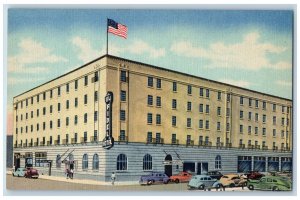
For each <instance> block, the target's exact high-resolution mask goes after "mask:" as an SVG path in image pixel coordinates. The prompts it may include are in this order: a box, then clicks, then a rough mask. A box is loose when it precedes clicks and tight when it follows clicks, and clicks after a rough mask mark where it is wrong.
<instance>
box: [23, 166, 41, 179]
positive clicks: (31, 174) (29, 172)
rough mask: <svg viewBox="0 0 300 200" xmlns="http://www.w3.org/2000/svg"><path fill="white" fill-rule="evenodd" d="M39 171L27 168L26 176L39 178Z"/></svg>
mask: <svg viewBox="0 0 300 200" xmlns="http://www.w3.org/2000/svg"><path fill="white" fill-rule="evenodd" d="M38 177H39V172H38V170H37V169H34V168H27V170H26V172H25V178H38Z"/></svg>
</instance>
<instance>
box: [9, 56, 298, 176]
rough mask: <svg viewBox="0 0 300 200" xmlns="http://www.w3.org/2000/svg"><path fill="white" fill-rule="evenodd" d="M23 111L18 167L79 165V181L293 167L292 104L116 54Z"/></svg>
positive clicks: (32, 93) (26, 98) (22, 105)
mask: <svg viewBox="0 0 300 200" xmlns="http://www.w3.org/2000/svg"><path fill="white" fill-rule="evenodd" d="M108 92H111V93H112V95H113V101H112V104H111V107H110V109H111V110H110V111H111V114H109V115H108V114H107V104H106V102H105V96H106V95H107V93H108ZM13 104H14V134H13V140H14V165H15V167H24V166H33V167H35V168H38V169H39V170H40V171H42V172H43V173H50V172H49V171H50V170H51V175H54V176H64V171H65V168H74V170H75V176H74V177H75V178H82V179H96V180H100V181H109V180H110V175H111V173H112V172H116V174H117V181H138V180H139V177H140V175H144V174H147V173H148V172H149V171H163V172H165V173H166V174H168V175H171V174H175V173H177V172H179V171H182V170H184V171H191V172H193V173H195V174H201V173H205V172H207V171H209V170H219V171H221V172H222V173H230V172H245V171H250V170H257V171H261V172H267V171H283V170H291V169H292V147H293V145H292V144H293V143H292V136H293V132H292V122H293V120H292V116H293V115H292V111H293V109H292V108H293V107H292V100H290V99H285V98H281V97H277V96H273V95H269V94H264V93H261V92H257V91H252V90H248V89H244V88H241V87H237V86H233V85H229V84H225V83H221V82H217V81H213V80H208V79H204V78H201V77H197V76H193V75H189V74H184V73H181V72H177V71H172V70H169V69H164V68H160V67H156V66H153V65H149V64H145V63H140V62H136V61H132V60H127V59H123V58H119V57H115V56H111V55H104V56H102V57H100V58H97V59H95V60H93V61H91V62H89V63H87V64H85V65H83V66H81V67H80V68H77V69H75V70H73V71H71V72H69V73H67V74H64V75H62V76H60V77H57V78H55V79H53V80H50V81H49V82H47V83H44V84H42V85H40V86H37V87H35V88H33V89H31V90H29V91H27V92H24V93H22V94H20V95H18V96H16V97H14V100H13ZM107 115H108V116H107ZM109 121H110V122H111V124H109V125H107V123H108V122H109ZM107 129H109V131H111V135H112V137H113V138H114V146H113V147H112V148H110V149H106V148H103V139H104V138H105V137H106V132H107ZM50 163H51V166H50Z"/></svg>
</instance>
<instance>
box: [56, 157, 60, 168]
mask: <svg viewBox="0 0 300 200" xmlns="http://www.w3.org/2000/svg"><path fill="white" fill-rule="evenodd" d="M60 167H61V156H60V155H59V154H58V155H57V156H56V168H60Z"/></svg>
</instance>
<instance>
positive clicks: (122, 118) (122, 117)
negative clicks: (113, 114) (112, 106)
mask: <svg viewBox="0 0 300 200" xmlns="http://www.w3.org/2000/svg"><path fill="white" fill-rule="evenodd" d="M125 119H126V114H125V110H120V120H121V121H125Z"/></svg>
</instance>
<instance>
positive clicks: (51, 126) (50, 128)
mask: <svg viewBox="0 0 300 200" xmlns="http://www.w3.org/2000/svg"><path fill="white" fill-rule="evenodd" d="M52 125H53V124H52V120H50V129H52Z"/></svg>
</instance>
